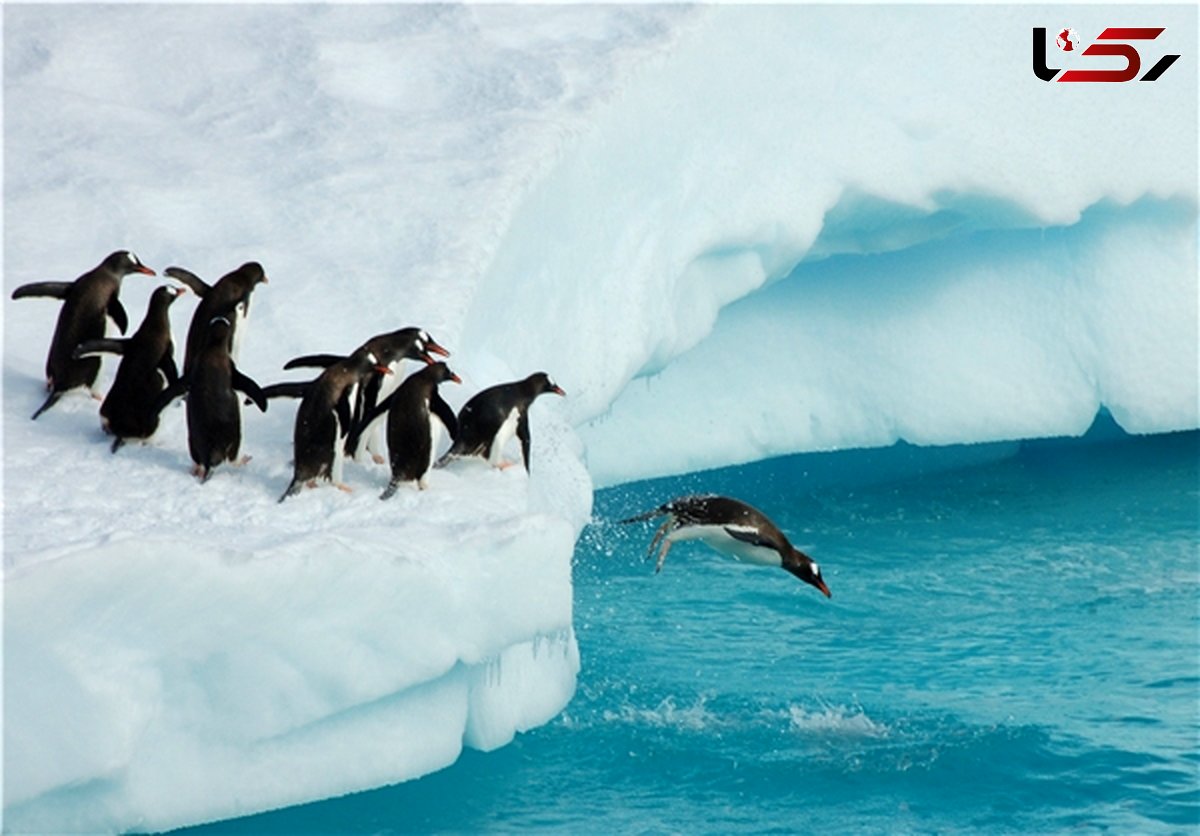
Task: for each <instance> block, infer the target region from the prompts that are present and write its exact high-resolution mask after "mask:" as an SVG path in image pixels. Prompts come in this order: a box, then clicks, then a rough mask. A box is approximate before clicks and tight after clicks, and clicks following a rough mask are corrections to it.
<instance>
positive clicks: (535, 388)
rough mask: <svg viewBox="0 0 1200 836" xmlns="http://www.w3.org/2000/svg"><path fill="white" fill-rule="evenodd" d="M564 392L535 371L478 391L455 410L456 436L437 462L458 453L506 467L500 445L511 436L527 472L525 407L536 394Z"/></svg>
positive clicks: (527, 422)
mask: <svg viewBox="0 0 1200 836" xmlns="http://www.w3.org/2000/svg"><path fill="white" fill-rule="evenodd" d="M548 392H552V393H554V394H555V395H560V396H561V395H566V392H564V391H563V390H562V389H560V388H559V387H558V384H556V383H555V382H554V381H553V380H551V379H550V375H548V374H546V373H545V372H535V373H534V374H531V375H530V376H529V377H527V378H525V379H524V380H518V381H515V382H513V383H502V384H500V385H499V386H492V387H491V388H489V389H484V390H483V391H482V392H479V393H478V394H476V395H475V396H474V397H472V398H471V399H470V400H469V401H467V403H466V405H464V406H463V408H462V409H461V410H460V411H459V413H458V438H457V439H455V441H454V444H453V445H452V446H451V447H450V449H449V450H448V451H447V452H446V455H444V456H442V458H441V460H440V461H438V467H443V466H444V465H445V464H446V463H447V462H449V461H450V460H451V459H455V458H459V457H461V456H483V457H485V458H486V459H487V460H488V462H489V463H490V464H491V465H492V467H507V466H508V465H507V464H506V463H505V462H504V461H503V454H504V445H506V444H508V442H509V441H510V440H511V439H512V437H513V436H514V435H515V436H516V437H517V438H519V439H520V440H521V458H522V460H523V461H524V463H525V472H526V473H528V472H529V407H530V405H531V404H532V403H533V402H534V400H535V399H536V398H537V397H538V396H539V395H544V394H546V393H548Z"/></svg>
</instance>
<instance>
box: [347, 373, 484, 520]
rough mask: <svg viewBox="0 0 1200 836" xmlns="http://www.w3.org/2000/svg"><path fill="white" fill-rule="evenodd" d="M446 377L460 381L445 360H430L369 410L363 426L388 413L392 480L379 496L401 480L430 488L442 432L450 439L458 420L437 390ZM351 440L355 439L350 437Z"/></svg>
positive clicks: (388, 495)
mask: <svg viewBox="0 0 1200 836" xmlns="http://www.w3.org/2000/svg"><path fill="white" fill-rule="evenodd" d="M447 380H449V381H451V382H452V383H462V379H461V378H459V376H458V375H456V374H455V373H454V372H452V371H451V370H450V367H449V366H447V365H446V364H445V363H432V364H430V365H428V366H426V367H425V368H423V369H421V370H420V371H418V372H414V373H413V374H411V375H409V376H408V378H407V379H406V380H405V381H404V382H403V383H401V384H400V386H399V388H397V389H396V391H395V392H393V393H392V394H390V395H388V397H386V398H385V399H383V400H382V401H380V402H379V403H378V404H377V405H376V406H375V409H374V410H373V411H372V412H370V413H368V414H367V416H366V418H365V421H364V423H363V425H362V426H361V427H358V428H356V430H359V429H363V428H364V427H366V426H367V425H368V424H370V422H372V421H374V420H375V419H376V418H378V417H379V416H381V415H383V414H385V413H386V414H387V446H388V458H389V459H390V462H391V467H392V479H391V481H390V482H389V483H388V486H387V489H386V490H384V492H383V494H382V495H380V497H379V498H380V499H390V498H391V497H392V496H393V495H394V494H395V493H396V489H397V488H398V487H400V483H401V482H416V483H417V488H418V489H419V490H425V489H426V488H427V487H429V483H428V482H427V481H426V479H425V476H426V474H427V473H428V472H429V469H430V468H431V467H433V462H434V459H435V457H436V456H437V448H438V442H439V441H440V440H441V436H442V433H443V432H445V433H448V434H449V436H450V440H451V441H453V440H454V437H455V436H456V435H457V434H458V422H457V421H456V420H455V417H454V411H453V410H452V409H450V405H449V404H447V403H446V402H445V401H444V400H442V396H441V395H440V394H439V393H438V384H439V383H445V382H446V381H447ZM351 442H352V443H354V442H357V439H356V438H351Z"/></svg>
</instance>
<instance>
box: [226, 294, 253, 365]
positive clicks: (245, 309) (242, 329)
mask: <svg viewBox="0 0 1200 836" xmlns="http://www.w3.org/2000/svg"><path fill="white" fill-rule="evenodd" d="M232 319H233V323H232V324H233V340H232V341H231V343H230V346H229V356H230V357H232V358H233V362H235V363H236V362H237V359H238V357H240V356H241V352H242V340H244V339H246V326H247V325H249V324H250V300H246V301H245V302H238V304H237V305H236V306H235V307H234V309H233V317H232Z"/></svg>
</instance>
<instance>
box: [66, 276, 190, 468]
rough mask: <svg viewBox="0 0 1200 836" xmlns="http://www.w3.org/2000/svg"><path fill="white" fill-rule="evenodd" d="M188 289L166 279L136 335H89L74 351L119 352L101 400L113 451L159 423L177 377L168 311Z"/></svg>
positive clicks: (78, 354)
mask: <svg viewBox="0 0 1200 836" xmlns="http://www.w3.org/2000/svg"><path fill="white" fill-rule="evenodd" d="M184 292H185V291H184V289H183V288H174V287H171V286H170V285H163V286H162V287H160V288H158V289H157V290H155V291H154V293H152V294H151V295H150V304H149V307H148V308H147V309H146V318H145V319H143V320H142V324H141V325H139V326H138V329H137V331H135V332H134V334H133V336H132V337H129V338H128V339H101V340H87V341H86V342H83V343H80V344H79V346H77V347H76V349H75V351H74V353H73V354H72V356H73V357H75V358H76V359H79V358H81V357H87V356H93V355H95V354H99V353H103V352H110V353H113V354H119V355H121V364H120V365H119V366H117V374H116V377H114V378H113V383H112V387H111V388H109V390H108V394H107V395H105V397H104V403H102V404H100V423H101V426H103V427H104V431H105V432H106V433H108V434H109V435H112V436H115V438H114V439H113V443H112V451H113V452H114V453H115V452H117V450H119V449H120V448H121V446H122V445H123V444H125V442H126V441H127V440H129V439H131V438H134V439H146V438H149V437H150V436H152V435H154V432H155V430H157V429H158V413H159V410H158V398H159V396H160V395H161V394H162V392H163V389H165V388H166V387H167V386H170V385H171V384H173V383H175V381H177V380H178V379H179V371H178V369H176V367H175V349H174V345H173V344H172V342H171V320H170V317H169V315H168V314H169V311H170V307H171V303H172V302H174V301H175V300H176V299H177V298H179V296H180V295H181V294H182V293H184Z"/></svg>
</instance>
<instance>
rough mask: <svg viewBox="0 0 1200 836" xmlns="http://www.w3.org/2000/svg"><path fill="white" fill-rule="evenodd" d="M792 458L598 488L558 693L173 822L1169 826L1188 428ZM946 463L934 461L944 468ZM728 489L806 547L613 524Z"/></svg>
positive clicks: (1186, 614)
mask: <svg viewBox="0 0 1200 836" xmlns="http://www.w3.org/2000/svg"><path fill="white" fill-rule="evenodd" d="M1114 435H1115V434H1114V433H1112V432H1111V431H1105V430H1103V429H1101V430H1097V431H1096V432H1095V433H1093V438H1092V439H1091V440H1089V441H1086V442H1055V441H1046V442H1036V443H1027V444H1024V445H1019V446H1018V445H990V446H984V447H969V448H957V449H950V450H938V451H927V450H918V449H916V448H905V447H900V448H896V449H893V450H890V451H879V452H874V453H870V452H862V453H846V454H830V455H823V456H797V457H791V458H786V459H777V460H773V461H769V462H763V463H758V464H755V465H750V466H746V467H740V468H729V469H725V470H721V471H712V472H709V473H704V474H692V475H689V476H685V477H680V478H673V479H662V480H655V481H653V482H644V483H639V484H636V485H630V486H622V487H619V488H615V489H611V490H605V491H600V492H598V494H597V497H596V510H595V520H596V521H595V523H594V524H593V525H591V526H590V527H589V528H588V529H587V530H586V531H585V533H584V536H583V538H582V539H581V542H580V544H579V546H578V548H577V552H576V567H575V583H576V589H575V596H576V597H575V607H576V610H575V621H576V630H577V633H578V638H579V645H580V650H581V654H582V658H583V670H582V672H581V674H580V677H579V688H578V692H577V694H576V696H575V698H574V700H573V701H572V703H571V704H570V706H569V707H568V708H567V710H566V711H565V713H564V714H563V715H561V716H560V717H559V718H558V719H556V720H555V721H553V722H552V723H551V724H549V725H548V726H546V727H543V728H541V729H537V730H535V731H533V732H530V733H528V734H524V735H520V736H518V738H517V740H516V741H515V742H514V743H513V744H512V745H510V746H508V747H505V748H504V749H501V750H499V751H496V752H492V753H488V754H480V753H478V752H467V753H465V754H464V755H463V757H462V759H461V760H460V761H459V762H458V763H457V764H455V765H454V766H453V767H451V768H449V769H447V770H445V771H443V772H440V773H437V774H435V775H432V776H429V777H427V778H424V779H422V780H419V781H414V782H410V783H407V784H402V785H398V786H395V787H390V788H386V789H381V790H376V791H372V792H368V793H362V794H358V795H354V796H348V797H345V798H340V799H334V800H331V801H326V802H321V803H317V804H310V805H305V806H301V807H295V808H290V809H287V810H282V811H278V812H275V813H269V814H264V815H259V816H253V817H248V818H245V819H239V820H236V821H231V822H224V823H220V824H217V825H212V826H210V827H206V828H196V829H195V831H196V832H209V833H216V832H221V833H249V832H254V833H298V832H372V833H387V832H408V831H457V832H463V831H468V832H470V831H504V830H542V831H548V832H563V831H566V832H612V831H619V832H649V833H658V832H672V833H697V832H733V831H754V832H762V831H777V832H786V831H825V832H896V831H902V832H948V831H949V832H953V831H959V832H961V831H988V832H994V831H1010V832H1011V831H1021V832H1045V831H1079V830H1082V831H1084V832H1089V831H1100V830H1109V831H1113V832H1134V831H1136V832H1195V830H1196V828H1197V827H1198V826H1200V594H1198V593H1200V589H1198V586H1200V553H1198V545H1197V544H1198V532H1200V490H1198V486H1200V472H1198V465H1197V463H1198V460H1200V434H1197V433H1185V434H1174V435H1167V436H1156V437H1149V438H1140V439H1120V438H1114V437H1110V436H1114ZM945 468H952V469H945ZM698 491H715V492H720V493H727V494H731V495H734V496H738V497H740V498H742V499H744V500H746V501H748V502H750V503H752V504H754V505H757V506H758V507H760V508H761V509H762V510H764V511H766V512H767V513H768V514H769V515H770V516H772V517H773V518H774V519H775V521H776V522H777V523H779V524H780V526H781V527H782V528H783V529H784V530H785V531H787V532H788V533H789V534H790V535H792V540H793V542H795V543H796V544H797V545H800V546H801V547H802V548H806V550H809V551H810V552H811V554H812V555H813V556H814V557H815V558H816V559H817V560H818V561H820V563H821V566H822V571H823V573H824V575H825V578H826V580H827V581H828V583H829V585H830V587H831V589H832V591H833V598H832V599H831V600H826V599H824V598H823V597H822V596H821V595H820V594H819V593H817V592H816V590H814V589H812V588H811V587H808V586H806V585H804V584H802V583H801V582H799V581H798V580H796V579H795V578H793V577H791V576H790V575H788V574H786V573H784V572H783V571H780V570H776V569H766V568H760V567H748V566H742V565H738V564H736V563H733V562H732V561H729V560H727V559H725V558H723V557H722V556H720V555H718V554H717V553H715V552H711V551H708V550H707V549H706V548H705V547H704V546H702V545H699V544H694V543H690V544H682V543H681V544H679V545H677V546H676V547H675V548H674V549H672V551H671V554H670V557H669V559H668V561H667V564H666V567H665V568H664V570H663V572H662V574H661V575H658V576H655V575H654V574H653V567H652V565H651V564H648V563H646V562H644V561H643V555H644V552H645V548H646V546H647V544H648V543H649V540H650V536H651V531H652V529H651V527H650V525H649V524H643V525H635V526H618V525H616V524H614V523H612V522H611V521H612V520H614V519H617V518H620V517H622V516H626V515H628V514H631V513H633V512H636V511H640V510H644V509H646V508H649V507H652V506H653V505H656V504H658V503H659V502H661V501H664V500H665V499H668V498H670V497H672V496H676V495H679V494H683V493H690V492H698Z"/></svg>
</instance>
